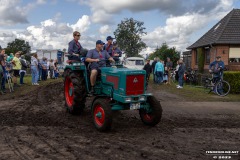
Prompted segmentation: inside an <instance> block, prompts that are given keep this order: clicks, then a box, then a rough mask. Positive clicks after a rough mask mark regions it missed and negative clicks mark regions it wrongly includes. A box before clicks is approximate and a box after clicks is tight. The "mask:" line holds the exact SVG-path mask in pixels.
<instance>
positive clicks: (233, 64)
mask: <svg viewBox="0 0 240 160" xmlns="http://www.w3.org/2000/svg"><path fill="white" fill-rule="evenodd" d="M199 48H201V49H202V50H201V53H198V51H199ZM187 49H188V50H191V54H192V62H191V68H196V69H197V68H198V65H197V64H198V56H199V54H205V64H204V69H208V66H209V64H210V62H212V61H214V60H215V57H216V56H221V57H222V61H224V63H225V65H226V67H227V68H228V69H229V70H238V71H239V70H240V9H233V10H232V11H231V12H229V13H228V14H227V15H226V16H225V17H224V18H223V19H221V20H220V21H219V22H218V23H217V24H216V25H214V26H213V27H212V28H211V29H210V30H209V31H208V32H207V33H205V34H204V35H203V36H202V37H201V38H200V39H199V40H197V41H196V42H195V43H193V44H192V45H191V46H189V47H188V48H187Z"/></svg>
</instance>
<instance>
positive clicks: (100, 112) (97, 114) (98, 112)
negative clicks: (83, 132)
mask: <svg viewBox="0 0 240 160" xmlns="http://www.w3.org/2000/svg"><path fill="white" fill-rule="evenodd" d="M94 120H95V122H96V124H97V125H98V126H102V125H103V124H104V121H105V112H104V109H103V108H102V106H101V105H100V104H98V105H96V106H95V108H94Z"/></svg>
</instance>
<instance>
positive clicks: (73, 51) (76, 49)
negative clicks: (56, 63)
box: [68, 31, 82, 61]
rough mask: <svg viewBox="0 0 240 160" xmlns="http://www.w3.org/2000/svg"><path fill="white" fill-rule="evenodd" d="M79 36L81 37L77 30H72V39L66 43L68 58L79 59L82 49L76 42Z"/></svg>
mask: <svg viewBox="0 0 240 160" xmlns="http://www.w3.org/2000/svg"><path fill="white" fill-rule="evenodd" d="M80 37H81V34H80V32H78V31H75V32H73V40H72V41H71V42H69V43H68V54H70V56H69V57H68V58H69V60H76V61H80V58H79V55H80V51H81V49H82V46H81V44H80V43H79V42H78V41H79V39H80Z"/></svg>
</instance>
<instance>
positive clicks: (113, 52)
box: [109, 41, 122, 62]
mask: <svg viewBox="0 0 240 160" xmlns="http://www.w3.org/2000/svg"><path fill="white" fill-rule="evenodd" d="M109 55H110V56H111V57H112V58H113V59H114V60H115V61H116V62H119V57H121V56H122V51H121V50H120V49H119V48H118V44H117V42H116V41H115V42H113V47H112V50H111V53H110V54H109Z"/></svg>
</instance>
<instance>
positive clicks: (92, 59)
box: [86, 40, 114, 93]
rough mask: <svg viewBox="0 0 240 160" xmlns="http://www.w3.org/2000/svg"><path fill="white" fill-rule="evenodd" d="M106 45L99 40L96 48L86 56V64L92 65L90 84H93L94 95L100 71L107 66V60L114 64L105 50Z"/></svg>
mask: <svg viewBox="0 0 240 160" xmlns="http://www.w3.org/2000/svg"><path fill="white" fill-rule="evenodd" d="M103 45H104V43H103V42H102V41H101V40H97V42H96V48H95V49H92V50H89V51H88V53H87V56H86V62H89V63H90V70H91V75H90V82H91V91H90V93H93V92H94V90H93V87H94V85H95V82H96V78H97V74H98V70H99V68H101V67H105V66H106V60H110V61H112V62H114V60H113V58H112V57H111V56H110V55H109V54H108V53H107V51H106V50H103Z"/></svg>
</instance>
